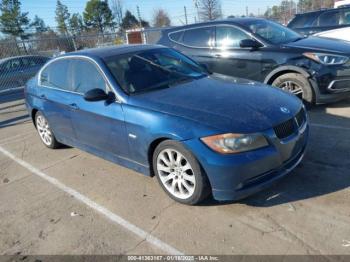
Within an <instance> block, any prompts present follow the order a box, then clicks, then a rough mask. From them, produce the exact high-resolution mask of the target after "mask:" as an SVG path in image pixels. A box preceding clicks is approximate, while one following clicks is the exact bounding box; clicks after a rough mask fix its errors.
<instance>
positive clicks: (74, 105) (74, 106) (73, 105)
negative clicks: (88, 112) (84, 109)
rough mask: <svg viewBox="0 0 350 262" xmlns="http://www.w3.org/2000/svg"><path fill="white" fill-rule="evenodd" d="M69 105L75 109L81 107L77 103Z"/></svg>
mask: <svg viewBox="0 0 350 262" xmlns="http://www.w3.org/2000/svg"><path fill="white" fill-rule="evenodd" d="M69 107H70V108H71V109H73V110H78V109H79V107H78V105H77V104H76V103H72V104H69Z"/></svg>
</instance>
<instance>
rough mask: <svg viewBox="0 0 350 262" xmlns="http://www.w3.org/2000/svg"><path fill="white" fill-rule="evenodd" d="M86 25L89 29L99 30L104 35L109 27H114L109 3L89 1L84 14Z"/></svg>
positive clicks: (98, 0)
mask: <svg viewBox="0 0 350 262" xmlns="http://www.w3.org/2000/svg"><path fill="white" fill-rule="evenodd" d="M83 17H84V22H85V25H86V26H87V27H88V28H97V29H98V30H99V31H100V32H101V33H103V32H104V31H105V30H106V29H107V28H108V27H113V26H114V22H113V14H112V11H111V9H110V8H109V5H108V1H107V0H105V1H101V0H89V1H88V2H87V3H86V7H85V11H84V13H83Z"/></svg>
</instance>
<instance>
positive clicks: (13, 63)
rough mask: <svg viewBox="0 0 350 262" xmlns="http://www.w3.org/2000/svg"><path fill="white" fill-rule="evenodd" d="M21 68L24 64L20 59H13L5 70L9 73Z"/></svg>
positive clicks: (6, 65) (7, 63)
mask: <svg viewBox="0 0 350 262" xmlns="http://www.w3.org/2000/svg"><path fill="white" fill-rule="evenodd" d="M21 67H22V64H21V60H20V59H19V58H16V59H11V60H10V61H8V62H6V64H5V69H6V71H8V72H10V71H16V70H19V69H20V68H21Z"/></svg>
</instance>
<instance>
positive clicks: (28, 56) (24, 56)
mask: <svg viewBox="0 0 350 262" xmlns="http://www.w3.org/2000/svg"><path fill="white" fill-rule="evenodd" d="M30 57H38V58H39V57H40V58H49V57H47V56H42V55H21V56H11V57H6V58H2V59H0V64H1V63H4V62H6V61H9V60H11V59H18V58H30Z"/></svg>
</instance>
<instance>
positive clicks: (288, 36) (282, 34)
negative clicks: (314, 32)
mask: <svg viewBox="0 0 350 262" xmlns="http://www.w3.org/2000/svg"><path fill="white" fill-rule="evenodd" d="M243 23H244V25H245V26H247V27H249V29H250V30H251V31H252V32H253V33H254V34H256V35H258V36H260V37H261V38H263V39H265V40H266V41H268V42H270V43H272V44H284V43H289V42H293V41H296V40H298V39H301V38H303V37H302V36H301V35H300V34H298V33H297V32H295V31H293V30H291V29H289V28H287V27H285V26H283V25H280V24H278V23H275V22H272V21H269V20H253V21H247V22H243Z"/></svg>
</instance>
